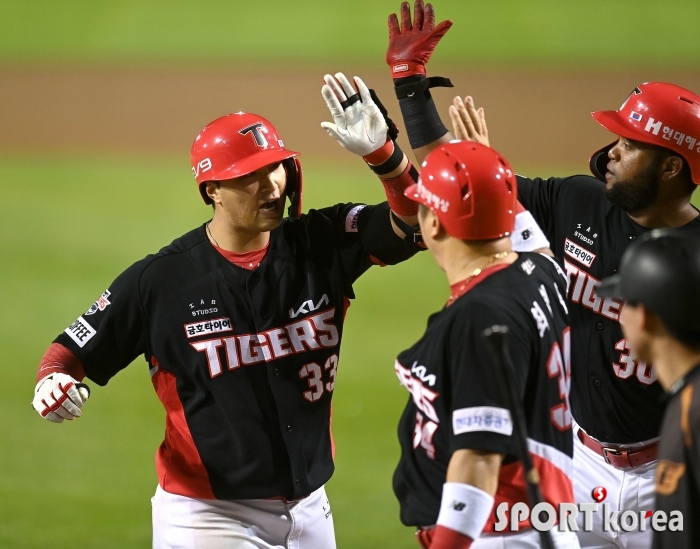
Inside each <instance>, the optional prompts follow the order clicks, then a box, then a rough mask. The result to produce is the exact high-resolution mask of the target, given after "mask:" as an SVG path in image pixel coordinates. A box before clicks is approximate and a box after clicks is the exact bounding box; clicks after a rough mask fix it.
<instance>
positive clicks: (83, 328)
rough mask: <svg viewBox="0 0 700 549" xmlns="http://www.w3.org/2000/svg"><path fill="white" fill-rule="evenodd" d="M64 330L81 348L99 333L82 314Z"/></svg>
mask: <svg viewBox="0 0 700 549" xmlns="http://www.w3.org/2000/svg"><path fill="white" fill-rule="evenodd" d="M64 331H65V332H66V333H67V334H68V335H69V336H70V338H71V339H72V340H73V341H75V342H76V343H77V344H78V347H80V348H81V349H82V348H83V347H85V344H86V343H87V342H88V341H90V340H91V339H92V337H93V336H94V335H95V334H96V333H97V332H96V331H95V328H93V327H92V326H90V325H89V324H88V323H87V322H86V320H85V319H84V318H83V317H82V316H79V317H78V318H77V319H76V321H75V322H73V324H71V325H70V326H68V328H66V329H65V330H64Z"/></svg>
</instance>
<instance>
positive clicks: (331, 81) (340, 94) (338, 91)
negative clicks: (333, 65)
mask: <svg viewBox="0 0 700 549" xmlns="http://www.w3.org/2000/svg"><path fill="white" fill-rule="evenodd" d="M323 80H324V81H325V82H326V85H328V86H330V88H331V89H332V90H333V93H334V94H335V96H336V97H337V98H338V101H345V100H346V99H347V98H348V96H347V95H345V92H344V91H343V88H341V87H340V84H338V81H337V80H336V79H335V78H333V76H331V75H330V74H327V75H326V76H324V77H323ZM351 95H352V94H351Z"/></svg>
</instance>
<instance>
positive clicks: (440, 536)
mask: <svg viewBox="0 0 700 549" xmlns="http://www.w3.org/2000/svg"><path fill="white" fill-rule="evenodd" d="M472 543H474V540H473V539H472V538H470V537H469V536H465V535H464V534H461V533H459V532H457V531H456V530H452V528H447V527H446V526H440V525H438V526H437V527H436V528H435V530H433V535H432V542H431V543H430V549H469V548H470V547H471V546H472Z"/></svg>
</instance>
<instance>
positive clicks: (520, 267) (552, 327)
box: [394, 253, 573, 533]
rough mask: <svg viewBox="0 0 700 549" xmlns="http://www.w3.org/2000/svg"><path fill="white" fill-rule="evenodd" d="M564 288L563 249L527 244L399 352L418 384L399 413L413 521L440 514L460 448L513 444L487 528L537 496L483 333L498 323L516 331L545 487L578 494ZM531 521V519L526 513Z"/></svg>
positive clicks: (567, 497) (516, 356)
mask: <svg viewBox="0 0 700 549" xmlns="http://www.w3.org/2000/svg"><path fill="white" fill-rule="evenodd" d="M565 293H566V277H565V274H564V272H563V270H562V269H561V268H560V266H559V265H558V264H557V262H556V261H555V260H554V259H552V258H550V257H547V256H544V255H540V254H531V253H524V254H520V256H519V257H518V259H517V260H516V261H515V262H514V263H513V264H512V265H498V266H496V267H491V268H489V269H486V270H484V271H483V272H482V273H481V274H479V275H478V276H477V277H475V278H474V279H472V280H471V281H470V282H469V285H468V287H467V292H466V293H465V294H464V295H462V296H461V297H459V298H458V299H456V301H454V302H453V303H452V304H451V305H449V306H447V307H445V308H444V309H443V310H441V311H440V312H438V313H435V314H433V315H432V316H431V317H430V318H429V319H428V326H427V329H426V331H425V334H424V335H423V337H422V338H421V339H420V340H419V341H418V342H417V343H416V344H415V345H413V347H411V348H410V349H408V350H406V351H404V352H402V353H401V354H400V355H399V357H398V359H397V361H396V365H395V367H396V373H397V375H398V377H399V379H400V381H401V383H402V384H403V385H404V386H405V387H406V389H408V391H409V392H410V393H411V398H410V399H409V402H408V405H407V406H406V409H405V410H404V413H403V416H402V417H401V421H400V423H399V440H400V443H401V460H400V462H399V465H398V468H397V470H396V472H395V474H394V492H395V493H396V496H397V498H398V500H399V503H400V505H401V521H402V522H403V523H404V524H406V525H407V526H419V527H425V526H431V525H433V524H435V523H436V521H437V518H438V513H439V511H440V502H441V496H442V485H443V483H444V482H445V478H446V474H447V466H448V464H449V461H450V458H451V457H452V454H453V453H454V452H455V451H456V450H460V449H478V450H485V451H489V452H497V453H503V454H506V457H505V459H504V461H503V465H502V466H501V471H500V476H499V482H498V490H497V492H496V496H495V498H496V502H495V505H494V512H493V513H492V515H491V517H490V519H489V521H488V523H487V524H486V527H485V529H484V532H487V533H489V532H491V533H493V532H494V525H495V522H496V515H495V509H496V508H497V507H498V505H500V504H501V503H502V502H508V503H510V505H512V504H514V503H516V502H518V501H528V499H527V489H526V486H525V479H524V475H523V467H522V465H521V464H520V462H518V461H517V460H516V458H515V455H516V444H515V441H514V439H513V436H512V431H513V424H512V420H511V415H510V412H509V410H508V407H507V404H506V401H505V399H504V397H503V395H502V391H501V387H500V384H499V381H498V375H497V372H496V371H495V369H494V368H493V365H492V362H491V358H490V356H489V354H488V351H487V349H486V345H485V343H484V341H483V340H482V336H481V334H482V332H483V331H484V330H485V329H486V328H490V327H491V326H493V325H494V324H505V325H507V326H508V328H509V331H510V342H509V349H508V350H509V354H510V356H511V358H512V361H513V365H514V367H515V372H516V376H517V377H516V382H517V386H518V387H519V389H520V396H521V398H522V402H523V407H524V410H525V414H526V418H525V421H526V425H527V431H528V447H529V449H530V453H531V454H532V457H533V461H534V463H535V465H536V467H537V469H538V471H539V473H540V476H541V479H542V482H541V485H540V488H541V490H542V493H543V497H544V498H545V500H546V501H548V502H550V503H551V504H552V505H555V506H556V505H557V504H558V503H561V502H573V489H572V485H571V474H572V459H571V458H572V453H573V439H572V433H571V414H570V411H569V382H570V374H569V345H570V338H569V327H568V323H567V318H566V317H567V313H566V302H565V297H564V296H565ZM555 508H556V507H555ZM528 526H529V520H527V521H523V522H521V527H528Z"/></svg>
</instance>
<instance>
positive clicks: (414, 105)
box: [394, 75, 452, 149]
mask: <svg viewBox="0 0 700 549" xmlns="http://www.w3.org/2000/svg"><path fill="white" fill-rule="evenodd" d="M433 87H452V83H451V82H450V80H449V79H447V78H442V77H435V78H430V79H428V78H426V77H425V76H424V75H413V76H409V77H403V78H397V79H395V80H394V91H395V92H396V98H397V99H398V100H399V107H400V108H401V115H402V116H403V120H404V126H405V127H406V133H407V134H408V141H409V142H410V143H411V148H412V149H419V148H420V147H424V146H426V145H429V144H430V143H433V142H435V141H437V140H438V139H440V138H441V137H443V136H444V135H445V134H446V133H447V128H446V127H445V125H444V124H443V123H442V119H441V118H440V115H439V114H438V111H437V107H436V106H435V102H434V101H433V97H432V95H431V94H430V88H433Z"/></svg>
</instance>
